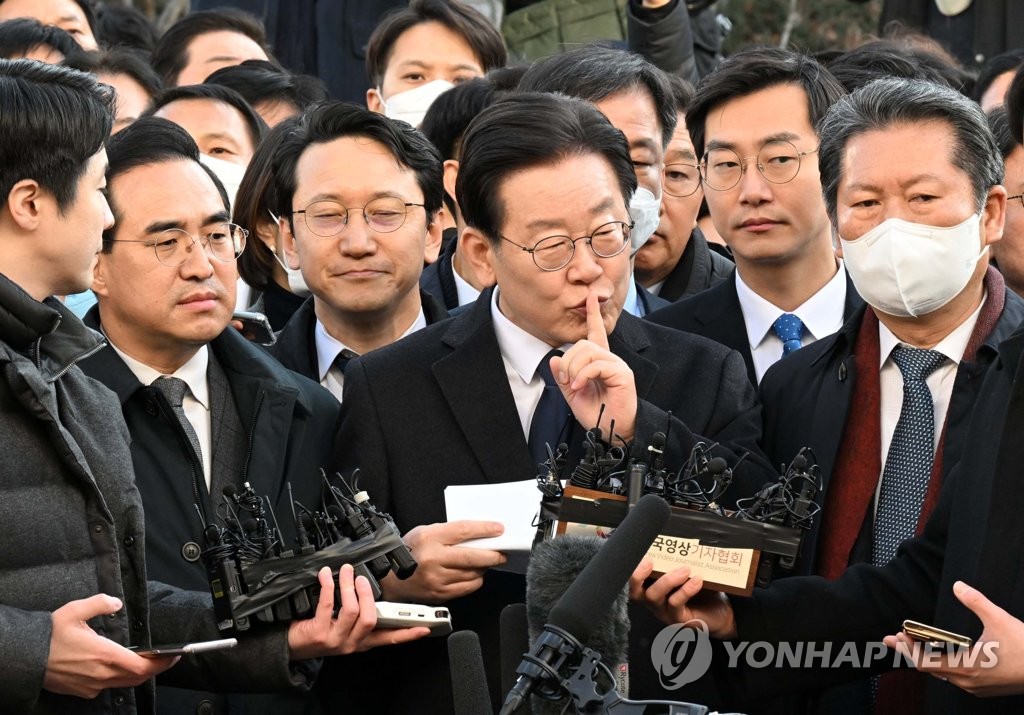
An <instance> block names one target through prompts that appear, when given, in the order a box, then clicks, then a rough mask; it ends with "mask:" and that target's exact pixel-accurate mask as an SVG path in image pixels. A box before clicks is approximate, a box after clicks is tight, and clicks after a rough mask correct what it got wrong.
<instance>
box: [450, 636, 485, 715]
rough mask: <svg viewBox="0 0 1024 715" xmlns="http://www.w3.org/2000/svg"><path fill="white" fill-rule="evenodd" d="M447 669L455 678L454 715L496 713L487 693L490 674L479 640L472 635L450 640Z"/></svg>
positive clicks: (453, 686)
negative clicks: (485, 666)
mask: <svg viewBox="0 0 1024 715" xmlns="http://www.w3.org/2000/svg"><path fill="white" fill-rule="evenodd" d="M448 665H449V667H450V669H451V677H452V700H453V702H454V705H455V711H454V712H455V715H483V714H484V713H492V712H494V706H493V705H492V704H491V696H490V693H489V691H488V690H487V674H486V672H485V671H484V657H483V653H482V652H481V650H480V638H479V637H478V636H477V634H476V633H474V632H473V631H456V632H455V633H452V634H451V635H450V636H448Z"/></svg>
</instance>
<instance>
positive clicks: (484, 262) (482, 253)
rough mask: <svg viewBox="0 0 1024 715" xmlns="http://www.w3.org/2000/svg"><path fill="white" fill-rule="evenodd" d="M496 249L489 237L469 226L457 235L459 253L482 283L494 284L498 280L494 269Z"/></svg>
mask: <svg viewBox="0 0 1024 715" xmlns="http://www.w3.org/2000/svg"><path fill="white" fill-rule="evenodd" d="M496 251H497V249H496V248H495V247H494V244H493V243H491V241H490V239H488V238H487V237H486V236H485V235H483V234H482V233H480V231H478V230H477V229H475V228H473V227H471V226H467V227H466V228H465V229H464V230H463V232H462V234H461V235H460V236H459V253H460V254H461V255H462V257H463V259H464V260H466V261H467V262H468V263H469V265H470V266H471V267H472V269H473V273H474V274H475V275H476V277H477V279H478V280H479V281H480V283H481V284H482V285H494V284H495V283H497V282H498V279H497V274H496V272H495V270H494V263H495V260H496V256H495V252H496Z"/></svg>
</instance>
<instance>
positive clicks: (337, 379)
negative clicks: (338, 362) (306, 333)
mask: <svg viewBox="0 0 1024 715" xmlns="http://www.w3.org/2000/svg"><path fill="white" fill-rule="evenodd" d="M425 327H427V317H426V316H425V315H424V314H423V308H420V312H419V314H418V315H417V316H416V320H414V321H413V322H412V325H410V326H409V328H408V329H407V330H406V331H405V332H404V333H402V334H401V336H399V338H398V339H399V340H401V339H402V338H404V337H405V336H406V335H411V334H412V333H415V332H416V331H417V330H419V329H420V328H425ZM313 340H314V341H315V342H316V362H317V370H318V371H319V372H318V374H319V378H320V384H321V385H323V386H324V387H326V388H327V389H328V391H330V393H331V394H332V395H334V396H335V397H336V398H338V402H341V394H342V392H343V390H344V387H345V375H344V374H343V373H342V372H341V370H339V369H338V368H337V367H335V366H334V360H335V358H337V357H338V354H339V353H341V351H342V350H352V348H350V347H348V346H347V345H345V344H344V343H343V342H341V341H340V340H338V339H337V338H335V337H334V336H332V335H330V334H328V332H327V328H325V327H324V324H323V323H321V322H320V321H319V320H317V321H316V327H315V328H313ZM352 352H355V351H354V350H353V351H352Z"/></svg>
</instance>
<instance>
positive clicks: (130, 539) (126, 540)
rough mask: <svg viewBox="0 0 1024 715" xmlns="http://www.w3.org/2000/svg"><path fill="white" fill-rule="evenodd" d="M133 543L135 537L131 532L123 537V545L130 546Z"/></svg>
mask: <svg viewBox="0 0 1024 715" xmlns="http://www.w3.org/2000/svg"><path fill="white" fill-rule="evenodd" d="M134 544H135V537H134V536H132V535H131V534H128V536H126V537H124V545H125V546H132V545H134Z"/></svg>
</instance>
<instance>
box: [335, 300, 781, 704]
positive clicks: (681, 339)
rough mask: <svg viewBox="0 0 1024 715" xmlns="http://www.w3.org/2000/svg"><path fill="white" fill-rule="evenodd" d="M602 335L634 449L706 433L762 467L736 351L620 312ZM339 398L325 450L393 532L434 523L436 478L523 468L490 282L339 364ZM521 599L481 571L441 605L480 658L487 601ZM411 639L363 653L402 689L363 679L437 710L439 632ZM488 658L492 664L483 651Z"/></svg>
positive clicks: (484, 479) (526, 465) (510, 477)
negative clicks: (622, 391) (665, 437)
mask: <svg viewBox="0 0 1024 715" xmlns="http://www.w3.org/2000/svg"><path fill="white" fill-rule="evenodd" d="M609 343H610V345H611V349H612V351H613V352H614V353H615V354H616V355H618V356H620V357H621V358H622V359H623V360H625V362H626V363H627V364H628V365H629V366H630V368H631V369H632V370H633V374H634V377H635V380H636V386H637V394H638V397H639V399H640V403H639V410H638V414H637V428H636V434H637V439H636V440H635V442H634V448H635V449H638V450H639V449H643V448H645V447H646V444H647V442H648V440H649V438H650V436H651V435H652V434H653V433H654V432H656V431H666V432H668V433H669V445H668V449H667V450H666V453H667V454H668V455H670V458H669V459H670V461H671V462H672V463H673V465H674V466H675V467H676V468H678V466H680V465H681V464H682V463H683V462H685V460H686V458H687V457H688V456H689V453H690V449H691V448H692V446H693V445H694V444H695V443H696V441H698V440H705V441H717V442H720V443H721V445H722V448H723V449H724V450H725V453H726V454H727V455H732V457H731V459H730V460H729V461H730V462H731V461H735V458H736V457H737V456H738V455H739V454H741V453H743V452H745V451H748V450H749V451H750V452H751V453H752V454H751V456H750V457H748V458H747V459H746V460H744V462H743V465H742V466H741V467H740V468H739V469H738V470H737V471H738V472H740V473H745V474H747V475H748V478H749V479H750V480H752V481H754V482H757V483H760V482H762V481H764V480H765V479H766V478H767V475H768V472H769V471H770V468H769V467H768V464H767V463H766V462H765V461H764V460H763V459H762V458H761V457H760V456H759V452H758V448H757V446H756V444H755V442H756V440H757V439H758V437H759V435H760V410H759V407H758V405H757V401H756V398H755V395H754V391H753V388H752V387H751V385H750V384H749V382H748V381H747V380H746V379H745V373H744V368H743V363H742V360H741V358H740V356H739V355H737V354H736V353H735V352H732V351H730V350H728V349H726V348H724V347H722V346H720V345H716V344H714V343H712V342H711V341H709V340H705V339H703V338H700V337H697V336H693V335H685V334H683V333H679V332H676V331H672V330H667V329H665V328H662V327H660V326H655V325H652V324H650V323H647V322H645V321H642V320H638V319H636V318H634V317H633V316H631V315H629V314H627V313H623V314H622V315H621V316H620V317H619V321H618V325H617V326H616V328H615V330H614V331H613V332H612V333H611V335H610V336H609ZM344 405H345V407H344V409H343V411H342V412H343V414H342V424H341V430H340V432H339V434H338V441H337V455H336V456H337V460H338V462H339V464H340V465H342V466H343V467H344V468H345V469H346V470H347V469H351V468H352V467H355V466H359V467H360V469H361V470H362V475H363V476H362V482H361V483H362V485H363V486H364V487H365V488H367V489H368V490H369V492H370V494H371V495H372V496H373V498H374V500H375V501H376V502H377V503H379V504H381V505H383V506H384V507H385V508H386V509H387V510H388V511H390V513H391V514H392V515H393V516H394V517H395V520H396V522H397V524H398V526H399V528H400V529H401V530H402V532H403V533H404V532H406V531H408V530H409V529H411V528H412V527H414V526H417V525H420V524H430V523H435V522H441V521H445V518H446V512H445V506H444V488H445V487H446V486H448V485H451V484H485V483H498V482H509V481H521V480H523V479H529V478H531V477H532V476H533V475H535V474H536V465H534V464H533V463H532V460H531V459H530V454H529V450H528V448H527V444H526V438H525V437H524V436H523V430H522V425H521V423H520V421H519V416H518V413H517V411H516V407H515V401H514V399H513V397H512V392H511V389H510V387H509V384H508V377H507V375H506V373H505V367H504V363H503V361H502V358H501V354H500V352H499V349H498V343H497V338H496V337H495V332H494V328H493V323H492V319H491V290H490V289H488V290H487V291H484V293H483V294H482V295H481V297H480V299H479V300H477V301H476V303H474V304H473V305H471V306H469V307H468V309H467V310H465V311H464V312H463V313H460V314H459V315H457V316H455V317H453V318H452V319H451V320H450V321H448V322H447V323H444V324H441V325H436V326H431V327H429V328H427V329H425V330H421V331H419V332H417V333H415V334H413V335H411V336H409V337H408V338H406V339H405V340H402V341H401V342H399V343H397V344H395V345H390V346H387V347H384V348H381V349H380V350H375V351H374V352H372V353H370V354H368V355H366V356H364V357H361V358H359V359H358V360H356V361H354V362H352V363H350V365H349V369H348V371H347V372H346V378H345V401H344ZM669 411H671V418H670V417H669V414H668V412H669ZM669 419H671V429H670V430H666V425H667V424H668V422H669ZM577 431H578V433H577V435H576V437H575V438H570V439H569V440H567V442H568V444H570V446H571V447H572V448H576V447H578V444H579V442H580V441H581V438H582V432H581V431H579V427H578V426H577ZM576 459H577V460H578V456H577V457H576ZM573 460H574V458H573V456H570V457H569V460H568V463H570V464H572V463H574V461H573ZM522 597H523V579H522V577H519V576H512V575H509V574H503V573H502V572H494V571H492V572H490V573H488V576H487V578H486V580H485V585H484V587H483V588H482V589H481V590H480V591H478V592H477V593H475V594H473V595H471V596H468V597H466V598H463V599H459V600H458V601H456V602H453V603H451V604H449V606H450V608H451V610H452V614H453V622H454V623H455V627H456V628H458V629H465V628H470V629H474V630H477V631H478V633H480V635H481V640H482V641H483V643H484V652H485V657H486V656H487V654H490V655H491V656H492V658H494V656H495V655H496V647H495V640H496V632H497V621H498V614H499V612H500V609H501V607H502V606H504V605H505V604H507V603H509V602H513V601H514V600H522ZM412 646H413V647H411V648H403V649H402V651H403V653H402V655H406V656H407V657H408V658H409V660H408V661H406V663H407V664H408V665H402V664H401V662H400V661H399V659H398V656H399V654H398V653H395V651H394V650H389V651H388V652H387V653H385V652H384V651H379V652H378V653H376V654H374V655H379V656H381V657H382V658H384V657H385V656H386V657H387V658H388V659H390V660H386V661H382V662H378V663H377V666H378V670H379V672H382V673H393V672H395V670H396V669H397V670H401V672H403V673H404V676H403V683H404V687H403V688H398V689H396V688H393V687H392V688H391V689H390V691H388V689H387V688H386V687H385V686H384V685H383V684H381V686H380V687H374V688H372V691H373V692H374V693H376V694H377V695H378V696H379V697H383V695H382V693H383V694H384V695H387V696H389V697H396V698H398V700H385V701H379V702H378V709H377V710H376V711H377V712H385V711H386V712H412V711H413V710H417V711H419V712H422V711H423V710H422V709H421V708H422V705H420V708H419V709H417V708H416V707H414V705H415V703H414V702H413V701H408V700H407V701H402V700H401V698H403V697H410V696H415V697H417V698H423V697H426V696H427V695H426V694H428V693H436V694H437V696H436V697H432V698H430V702H432V703H434V702H436V703H437V704H438V705H437V708H436V710H434V709H431V710H430V711H431V712H449V711H450V708H451V706H450V704H447V705H445V702H446V701H445V700H443V698H447V697H448V696H447V693H446V691H447V688H448V683H449V675H448V672H447V658H446V657H445V654H444V643H443V642H440V641H432V642H421V643H416V644H412ZM413 663H415V664H416V665H415V667H413V665H412V664H413ZM406 667H408V668H409V669H410V670H406V669H405V668H406ZM489 670H490V671H491V672H490V674H491V675H492V676H494V677H496V676H497V672H498V670H497V665H496V663H494V662H493V661H492V663H491V664H490V665H489ZM410 671H411V672H410ZM321 681H323V678H321ZM492 690H493V688H492Z"/></svg>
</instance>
